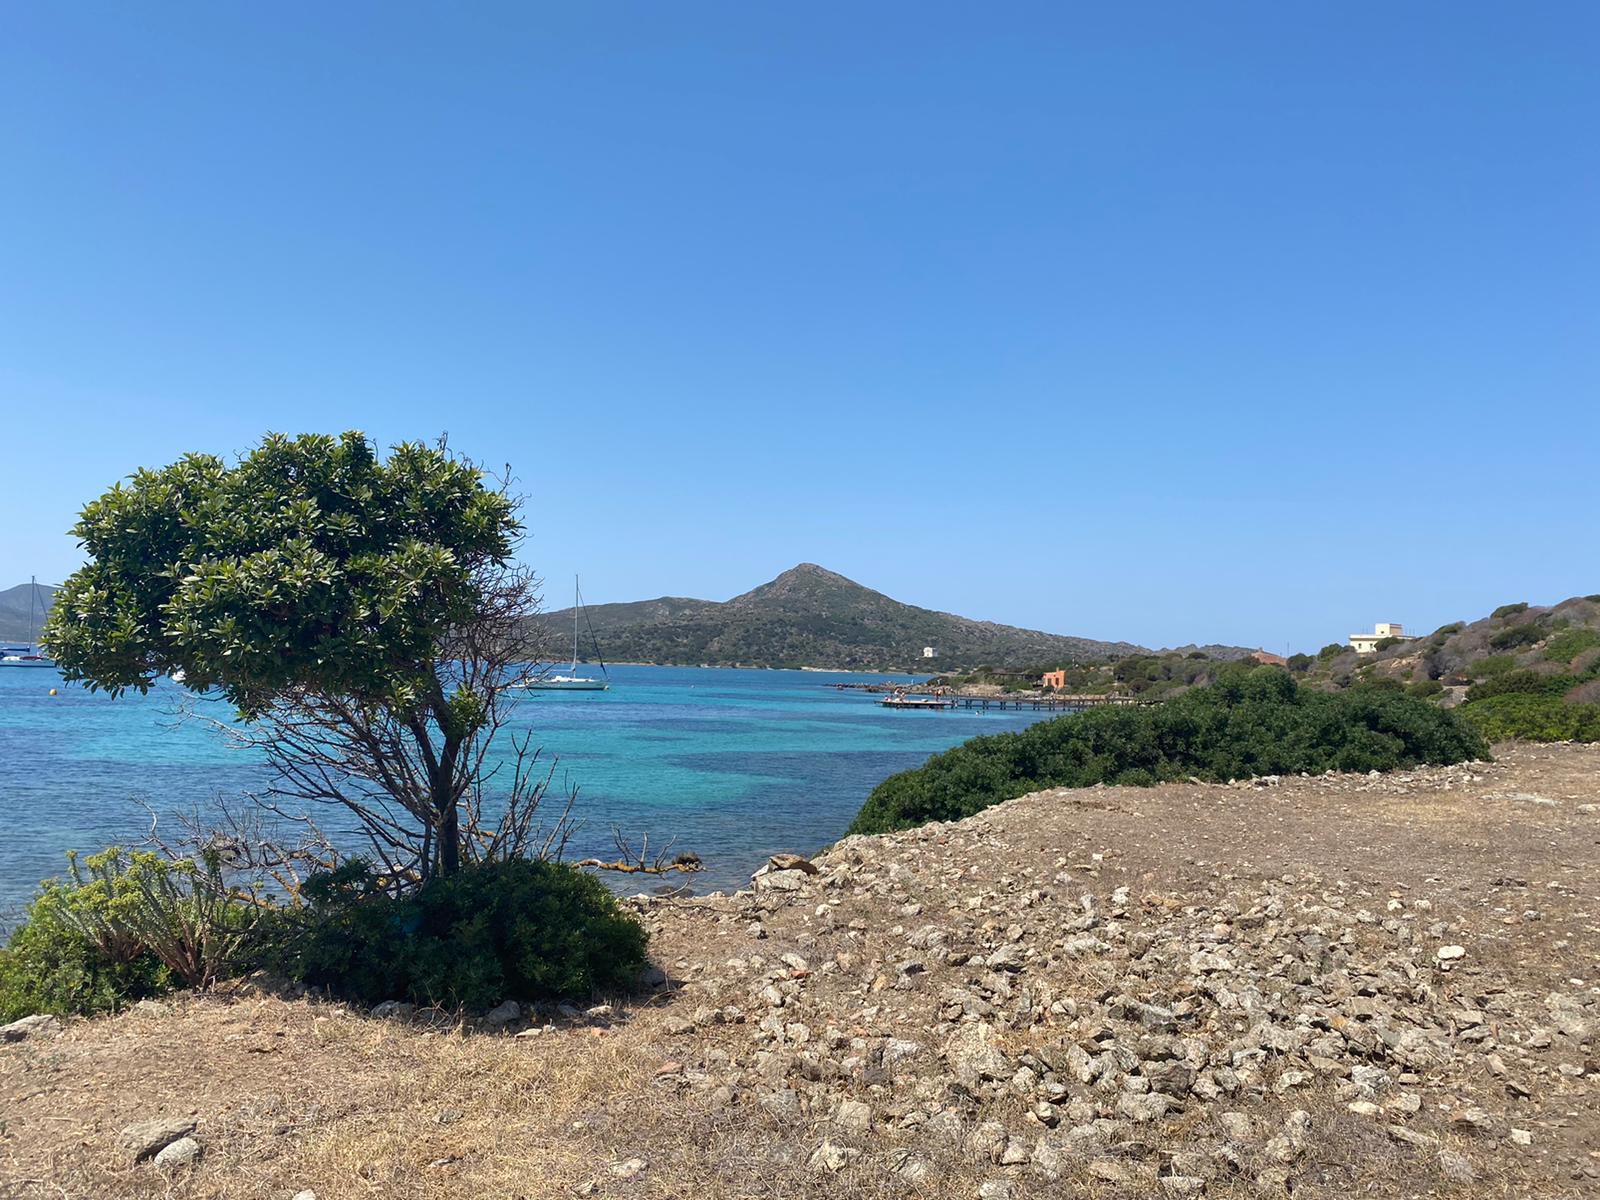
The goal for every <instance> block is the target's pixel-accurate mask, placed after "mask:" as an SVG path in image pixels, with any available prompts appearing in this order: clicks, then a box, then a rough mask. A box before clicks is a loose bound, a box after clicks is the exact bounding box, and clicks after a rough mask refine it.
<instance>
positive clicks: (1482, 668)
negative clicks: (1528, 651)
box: [1467, 654, 1517, 679]
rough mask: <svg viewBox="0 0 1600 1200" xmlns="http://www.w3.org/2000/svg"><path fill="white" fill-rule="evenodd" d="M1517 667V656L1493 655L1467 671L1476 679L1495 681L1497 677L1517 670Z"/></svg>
mask: <svg viewBox="0 0 1600 1200" xmlns="http://www.w3.org/2000/svg"><path fill="white" fill-rule="evenodd" d="M1516 667H1517V656H1516V655H1514V654H1491V655H1489V657H1487V658H1480V659H1479V660H1478V661H1477V662H1475V663H1473V664H1472V665H1471V666H1470V667H1468V668H1467V671H1468V674H1470V675H1471V676H1472V677H1473V678H1474V679H1493V678H1494V677H1495V676H1496V675H1504V674H1505V673H1506V672H1507V671H1514V670H1516Z"/></svg>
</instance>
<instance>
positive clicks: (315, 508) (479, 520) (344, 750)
mask: <svg viewBox="0 0 1600 1200" xmlns="http://www.w3.org/2000/svg"><path fill="white" fill-rule="evenodd" d="M521 528H522V527H521V523H520V519H519V514H518V504H517V502H516V500H515V499H514V498H513V497H511V496H510V495H509V494H508V492H507V491H506V489H505V487H504V486H496V485H492V484H491V482H490V481H489V480H488V479H487V478H486V476H485V475H484V473H483V472H482V471H481V470H480V469H479V468H478V467H476V466H475V465H474V464H472V463H470V462H468V461H466V460H464V459H461V458H460V457H458V456H456V455H454V454H452V453H451V452H450V451H449V450H448V449H447V448H446V447H445V446H444V445H443V444H440V445H437V446H423V445H419V444H415V443H407V444H402V445H399V446H396V447H394V448H393V450H392V451H391V452H390V453H389V455H388V456H387V457H386V458H385V457H380V456H379V454H378V453H377V451H376V450H375V448H374V447H373V446H372V445H371V443H369V442H368V440H367V439H366V438H365V437H364V436H363V435H361V434H359V433H347V434H345V435H343V436H342V437H338V438H334V437H328V436H321V435H307V436H302V437H296V438H289V437H284V436H281V435H276V434H274V435H269V436H268V437H267V438H265V439H264V440H263V441H262V443H261V444H260V446H258V447H257V448H256V449H254V450H252V451H251V452H250V453H248V454H246V455H245V456H244V457H243V458H241V459H240V460H239V461H238V462H237V463H236V464H234V465H229V464H227V463H225V462H224V461H223V460H221V459H219V458H217V457H214V456H211V455H200V454H192V455H188V456H186V457H184V458H183V459H181V460H180V461H178V462H176V463H174V464H172V465H171V466H168V467H165V468H161V469H159V470H140V471H137V472H135V473H134V475H133V476H132V477H131V478H130V479H129V481H128V482H127V483H126V484H117V485H115V486H113V487H112V488H111V489H110V490H109V491H107V492H106V493H105V494H104V495H103V496H101V497H100V498H99V499H97V500H95V501H93V502H92V503H90V504H89V505H88V506H87V507H86V508H85V509H84V511H83V514H82V517H81V519H80V521H79V522H78V524H77V526H76V528H75V530H74V532H75V534H76V535H77V537H78V538H79V540H80V542H81V543H82V545H83V547H84V549H85V551H86V552H87V554H88V558H89V561H88V563H87V564H86V565H85V566H84V567H83V568H81V569H80V570H79V571H77V572H75V573H74V574H73V575H72V576H71V577H70V578H69V579H68V580H67V581H66V583H65V584H64V585H63V587H62V589H61V591H60V593H59V594H58V595H57V597H56V603H55V604H54V606H53V608H52V610H51V613H50V617H49V619H48V622H47V625H46V629H45V635H44V640H45V644H46V645H47V647H48V648H49V651H50V652H51V654H52V655H53V656H54V658H55V660H56V662H57V663H58V665H59V667H60V669H61V672H62V674H63V675H64V676H65V677H66V678H68V679H70V680H78V681H81V682H83V683H84V684H86V685H87V686H88V687H89V688H91V689H104V690H106V691H109V692H110V693H112V694H113V695H117V694H120V693H122V692H124V691H126V690H128V689H136V690H139V691H148V690H149V688H150V687H151V686H152V685H153V684H154V683H155V681H156V680H157V679H158V678H161V677H162V676H170V677H171V678H173V679H175V680H178V681H179V682H181V683H182V685H183V686H184V687H185V688H186V689H188V691H189V692H190V693H192V694H193V695H194V696H195V697H197V698H205V699H214V698H220V699H221V700H222V701H224V702H226V704H227V705H228V706H229V707H230V708H231V710H232V712H233V716H234V719H233V720H231V721H222V720H217V719H214V718H205V717H200V718H199V719H209V720H211V721H212V724H214V725H215V726H216V728H218V729H219V730H221V731H222V732H223V733H224V734H225V735H226V736H228V737H230V738H232V739H234V740H235V741H238V742H241V743H243V744H245V745H247V746H250V747H253V748H254V749H255V750H256V751H257V752H258V753H259V755H260V756H261V758H262V759H263V760H264V761H265V763H266V765H267V768H268V771H269V774H270V779H271V783H270V785H269V787H268V788H267V790H266V791H265V792H263V793H262V794H261V795H258V796H254V797H252V799H254V800H255V801H257V802H258V804H259V805H260V806H261V809H262V810H263V811H264V812H265V813H267V814H268V815H269V817H270V820H269V821H268V822H267V824H265V825H254V824H250V823H249V822H246V823H245V824H244V825H243V826H236V827H234V828H233V829H231V830H228V829H224V830H212V831H207V830H204V829H199V828H196V829H193V830H191V831H190V835H189V836H188V838H187V841H186V842H183V843H180V844H179V845H178V846H177V847H176V848H171V847H168V846H166V845H163V844H160V843H155V846H154V848H152V849H139V850H133V851H127V850H124V849H122V848H112V849H110V850H107V851H104V852H102V853H99V854H95V855H92V856H90V857H87V858H84V859H83V860H82V861H81V862H80V861H79V859H78V858H77V857H76V856H69V872H68V876H67V877H66V878H64V879H62V880H56V881H48V882H46V883H45V884H43V885H42V887H41V890H40V892H39V894H38V896H37V898H36V899H35V901H34V903H33V904H32V906H31V907H30V909H29V912H28V914H27V919H26V920H25V921H24V922H23V924H22V925H21V926H20V927H19V928H18V929H17V930H16V931H15V932H14V933H13V935H12V937H11V939H10V942H9V944H8V945H7V947H6V948H5V949H4V950H0V1016H3V1017H5V1018H6V1019H10V1018H11V1017H15V1016H20V1015H24V1014H28V1013H33V1012H41V1011H42V1012H55V1013H64V1012H78V1013H93V1012H101V1011H106V1010H108V1009H112V1008H115V1007H119V1006H121V1005H123V1004H126V1003H128V1002H129V1001H132V1000H137V999H141V998H144V997H148V996H151V995H156V994H159V993H160V992H162V991H164V990H167V989H169V988H174V987H205V986H207V985H209V984H211V983H213V982H215V981H216V980H218V979H220V978H223V977H225V976H227V975H236V974H239V973H241V972H244V971H248V970H252V969H255V968H258V967H265V968H268V969H270V970H272V971H274V972H276V973H278V974H279V975H281V976H283V977H286V978H288V979H291V980H297V981H300V982H303V983H307V984H310V985H313V986H317V987H321V988H324V989H326V990H328V991H331V992H335V993H337V994H341V995H348V996H351V997H355V998H361V999H365V1000H369V1001H371V1000H374V999H391V998H402V999H409V1000H413V1001H416V1002H423V1003H430V1004H445V1005H456V1004H460V1005H481V1004H485V1003H497V1002H498V1001H499V1000H501V999H504V998H506V996H507V995H508V994H516V995H517V996H519V997H525V998H539V997H544V996H550V995H557V994H572V995H583V994H586V993H589V992H592V991H595V990H600V989H609V988H618V987H623V986H626V985H627V984H628V983H629V982H630V981H631V980H632V979H633V978H635V977H636V976H637V974H638V972H639V970H640V968H641V967H642V966H643V965H644V961H645V960H644V947H645V941H646V935H645V932H644V930H643V929H642V927H640V926H639V924H638V923H637V922H636V921H635V920H633V918H631V917H630V916H628V915H626V914H625V913H623V912H622V911H621V909H620V908H619V907H618V906H617V904H616V902H615V900H614V899H613V898H612V896H611V894H610V893H609V892H608V891H607V890H606V889H605V887H604V886H603V885H602V884H600V883H599V882H598V881H597V880H595V879H594V878H593V877H591V876H589V875H586V874H584V873H583V872H582V871H581V870H579V869H578V867H577V866H574V865H570V864H567V863H564V862H561V861H560V859H561V857H562V855H563V852H564V849H565V846H566V842H567V838H568V837H569V836H570V832H571V828H572V827H571V821H570V813H571V798H570V796H569V797H568V802H567V804H566V806H565V807H563V808H561V810H560V811H559V812H558V813H556V815H555V816H554V817H553V819H551V820H549V821H546V820H544V819H543V817H542V816H541V804H542V801H543V800H544V798H545V795H546V791H547V789H548V786H549V783H550V778H551V774H550V772H549V771H548V770H546V771H543V772H541V771H539V770H538V769H536V764H537V762H538V755H537V752H536V751H535V750H534V749H533V748H532V746H531V734H529V733H526V732H523V733H520V734H517V733H514V731H512V730H510V729H508V722H509V721H510V714H511V709H512V707H513V703H514V700H515V697H516V696H517V695H518V694H519V689H520V688H521V686H522V685H524V684H526V683H527V682H528V681H529V680H530V679H532V678H533V677H534V675H535V673H536V672H537V667H536V666H535V665H534V664H535V663H536V662H537V661H538V660H539V659H540V658H541V657H542V655H541V650H542V646H543V643H542V642H541V641H540V638H541V636H542V627H541V626H540V624H539V622H538V620H537V616H538V607H537V595H538V581H537V580H536V579H535V578H534V577H533V576H532V575H531V573H529V572H528V571H527V570H526V569H525V568H523V567H520V566H518V565H517V564H516V563H515V562H514V561H513V557H512V556H513V552H514V548H515V546H516V543H517V539H518V537H519V535H520V532H521ZM190 715H194V716H198V715H199V710H198V709H197V708H196V709H191V712H190ZM502 735H504V739H503V740H504V742H505V743H506V744H505V745H503V746H501V747H500V748H499V749H496V744H497V742H498V741H501V740H502ZM317 805H323V806H331V807H332V808H333V809H334V810H335V811H336V812H337V813H338V814H339V816H340V817H341V818H342V824H343V825H344V827H345V828H346V829H347V830H348V829H349V828H350V827H351V826H352V825H353V826H354V828H355V829H356V830H357V831H358V832H359V833H360V834H361V835H364V838H365V847H364V852H363V853H362V854H361V855H359V856H357V857H354V858H346V857H345V856H344V855H343V853H342V852H341V850H340V849H338V848H336V847H335V846H334V845H333V844H332V843H331V842H330V841H329V840H328V839H326V838H325V837H323V835H322V833H321V831H320V829H319V828H318V827H317V825H316V823H315V821H314V820H313V819H312V818H311V817H310V816H309V815H308V810H310V809H312V808H314V807H315V806H317ZM241 829H242V830H244V832H243V834H242V835H241V832H240V831H241ZM286 831H287V832H286ZM290 834H292V835H293V836H290ZM152 836H153V835H152ZM600 865H602V866H603V865H606V864H600ZM645 869H648V868H645Z"/></svg>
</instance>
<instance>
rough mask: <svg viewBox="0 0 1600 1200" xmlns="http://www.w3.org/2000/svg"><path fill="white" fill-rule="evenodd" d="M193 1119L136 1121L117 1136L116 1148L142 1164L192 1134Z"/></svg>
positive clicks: (176, 1118)
mask: <svg viewBox="0 0 1600 1200" xmlns="http://www.w3.org/2000/svg"><path fill="white" fill-rule="evenodd" d="M194 1127H195V1120H194V1118H193V1117H158V1118H157V1119H155V1120H153V1121H137V1122H135V1123H134V1124H132V1125H129V1126H128V1127H127V1128H125V1129H124V1130H123V1131H122V1132H121V1133H119V1134H117V1146H118V1148H119V1149H121V1150H122V1151H123V1153H125V1154H126V1155H127V1156H128V1157H129V1158H130V1159H132V1160H133V1161H134V1162H143V1161H144V1160H145V1159H147V1158H149V1157H151V1156H152V1155H154V1154H156V1153H158V1152H160V1151H162V1150H165V1149H166V1148H167V1147H168V1146H170V1145H172V1143H173V1142H175V1141H177V1140H178V1139H179V1138H182V1137H187V1136H188V1135H189V1134H191V1133H193V1132H194Z"/></svg>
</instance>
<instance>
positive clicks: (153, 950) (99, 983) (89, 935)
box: [0, 847, 241, 1021]
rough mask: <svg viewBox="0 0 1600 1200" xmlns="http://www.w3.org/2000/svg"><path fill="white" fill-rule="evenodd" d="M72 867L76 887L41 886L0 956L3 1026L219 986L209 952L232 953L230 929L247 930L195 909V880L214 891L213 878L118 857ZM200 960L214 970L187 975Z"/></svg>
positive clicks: (201, 906)
mask: <svg viewBox="0 0 1600 1200" xmlns="http://www.w3.org/2000/svg"><path fill="white" fill-rule="evenodd" d="M67 859H68V864H69V873H68V877H67V878H66V879H64V880H61V879H51V880H46V881H45V882H44V883H43V884H41V885H40V888H39V895H38V896H37V897H36V898H35V899H34V901H33V903H32V904H31V905H30V906H29V908H28V912H27V916H26V918H25V919H24V921H23V923H22V925H21V926H20V927H18V929H17V930H16V932H14V933H13V934H12V936H11V940H10V943H9V944H8V945H7V946H6V948H5V949H4V950H3V951H0V1019H3V1020H8V1021H9V1020H14V1019H15V1018H17V1017H19V1016H24V1015H27V1014H29V1013H36V1012H53V1013H59V1014H65V1013H84V1014H91V1013H99V1012H109V1011H112V1010H114V1009H116V1008H118V1007H120V1006H121V1005H123V1004H126V1003H127V1002H129V1001H132V1000H139V999H143V998H145V997H147V996H155V995H159V994H160V993H162V992H164V991H167V990H168V989H169V988H170V987H172V986H173V985H174V984H176V983H178V982H205V981H207V979H208V978H209V977H214V975H215V973H216V968H218V967H220V965H221V964H220V961H219V959H218V957H217V956H215V955H211V954H208V953H206V952H205V949H204V948H205V947H207V946H209V947H211V948H212V949H213V950H215V951H219V952H220V951H222V950H223V949H224V947H231V946H233V945H234V943H233V940H232V935H231V933H230V932H228V931H227V930H226V929H225V927H230V926H231V927H237V926H238V925H239V924H240V923H241V922H240V921H239V920H238V919H229V918H227V917H223V916H220V915H219V914H217V913H216V911H215V909H214V908H213V906H212V905H211V904H210V903H209V902H208V901H205V900H199V901H197V900H196V899H195V891H196V887H195V880H196V878H197V877H204V878H205V879H206V880H207V882H209V876H207V875H206V868H203V867H202V868H199V869H197V868H195V866H194V864H193V863H191V862H187V861H185V862H182V863H171V862H168V861H167V860H165V859H161V858H160V857H158V856H157V855H154V854H149V853H144V852H137V851H136V852H134V853H132V854H129V853H127V852H126V851H124V850H122V849H120V848H117V847H113V848H112V849H109V850H106V851H103V852H101V853H99V854H93V855H90V856H89V857H87V858H86V859H84V860H82V862H81V863H80V861H79V859H78V856H77V855H76V854H69V855H68V856H67ZM197 935H198V936H197ZM197 949H199V953H198V955H197V954H196V953H195V952H196V950H197ZM197 959H198V961H202V962H206V963H209V964H210V965H211V967H212V968H213V969H212V970H211V971H210V972H209V973H208V972H206V971H201V972H195V971H193V970H190V969H188V968H190V967H192V965H193V963H194V962H195V961H197ZM197 975H198V976H203V977H205V978H199V977H196V976H197Z"/></svg>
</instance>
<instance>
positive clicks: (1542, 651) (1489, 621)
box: [1312, 594, 1600, 702]
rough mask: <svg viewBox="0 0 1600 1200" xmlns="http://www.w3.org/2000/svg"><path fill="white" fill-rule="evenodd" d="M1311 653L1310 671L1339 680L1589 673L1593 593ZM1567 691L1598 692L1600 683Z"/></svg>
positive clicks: (1594, 662) (1452, 682)
mask: <svg viewBox="0 0 1600 1200" xmlns="http://www.w3.org/2000/svg"><path fill="white" fill-rule="evenodd" d="M1318 660H1319V661H1318V662H1317V664H1316V665H1315V667H1313V668H1312V674H1313V676H1314V677H1322V678H1327V679H1330V680H1331V681H1333V682H1334V683H1336V684H1341V685H1342V684H1348V683H1355V682H1360V681H1362V680H1367V679H1396V680H1399V681H1400V682H1402V683H1426V682H1429V681H1438V682H1440V683H1442V684H1444V685H1445V686H1446V687H1465V686H1466V685H1467V684H1469V683H1472V682H1475V681H1478V680H1485V679H1490V678H1493V677H1494V676H1496V675H1500V674H1505V673H1507V672H1510V671H1515V670H1530V671H1534V672H1536V673H1538V674H1541V675H1549V676H1559V675H1573V676H1577V677H1579V678H1582V677H1586V676H1588V677H1592V676H1593V675H1594V674H1595V673H1596V671H1597V669H1600V594H1596V595H1592V596H1573V597H1572V598H1571V599H1568V600H1563V601H1561V602H1560V603H1559V604H1552V605H1536V604H1526V603H1516V604H1505V605H1502V606H1501V607H1499V608H1497V609H1495V611H1494V612H1493V613H1491V614H1490V615H1489V616H1487V617H1483V618H1481V619H1480V620H1476V621H1473V622H1471V623H1468V622H1465V621H1455V622H1452V623H1451V624H1448V625H1444V626H1441V627H1440V628H1439V629H1437V630H1435V631H1434V632H1433V633H1431V634H1429V635H1428V636H1426V637H1423V638H1418V639H1417V640H1415V641H1408V642H1397V643H1395V644H1394V645H1392V646H1388V647H1385V648H1384V649H1382V650H1380V651H1378V653H1376V654H1368V655H1357V654H1356V652H1355V651H1354V650H1350V649H1348V648H1344V647H1339V646H1330V647H1328V648H1327V650H1326V651H1324V653H1323V654H1322V655H1319V656H1318ZM1572 699H1573V700H1574V701H1580V700H1588V701H1589V702H1593V701H1596V700H1600V683H1597V684H1595V685H1594V686H1593V687H1592V688H1590V689H1589V691H1588V693H1586V694H1584V695H1580V696H1575V697H1572Z"/></svg>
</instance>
